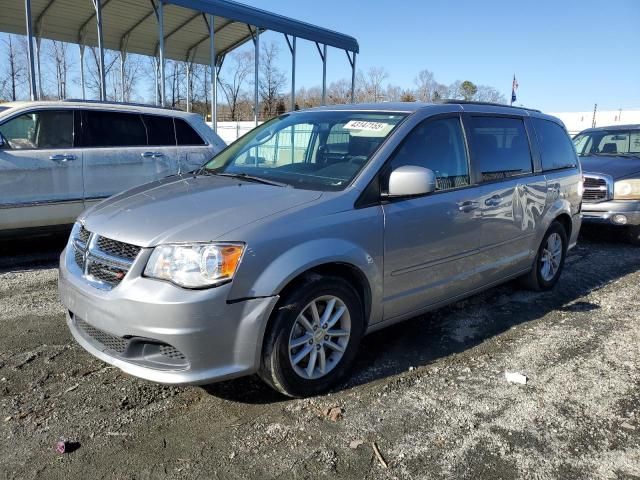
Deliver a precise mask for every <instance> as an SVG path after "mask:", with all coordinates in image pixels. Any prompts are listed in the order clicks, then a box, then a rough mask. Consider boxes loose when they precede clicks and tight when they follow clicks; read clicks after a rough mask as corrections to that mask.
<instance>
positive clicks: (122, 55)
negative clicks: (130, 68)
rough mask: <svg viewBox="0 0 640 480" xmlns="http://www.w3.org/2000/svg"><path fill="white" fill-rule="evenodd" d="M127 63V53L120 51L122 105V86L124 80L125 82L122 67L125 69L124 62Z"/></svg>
mask: <svg viewBox="0 0 640 480" xmlns="http://www.w3.org/2000/svg"><path fill="white" fill-rule="evenodd" d="M126 61H127V52H125V51H124V50H120V101H121V102H123V103H124V100H125V93H124V90H125V85H124V80H125V74H124V73H125V72H124V67H125V62H126Z"/></svg>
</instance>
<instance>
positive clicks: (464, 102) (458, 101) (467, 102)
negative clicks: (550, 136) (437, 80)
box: [442, 98, 542, 113]
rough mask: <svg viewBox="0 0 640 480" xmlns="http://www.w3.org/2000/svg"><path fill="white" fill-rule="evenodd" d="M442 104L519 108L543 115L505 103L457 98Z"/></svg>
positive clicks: (532, 109) (534, 110) (448, 99)
mask: <svg viewBox="0 0 640 480" xmlns="http://www.w3.org/2000/svg"><path fill="white" fill-rule="evenodd" d="M442 103H458V104H460V105H489V106H492V107H509V108H518V109H520V110H528V111H530V112H537V113H542V112H541V111H540V110H536V109H535V108H526V107H514V106H513V105H507V104H504V103H495V102H476V101H473V100H456V99H455V98H447V99H445V100H443V101H442Z"/></svg>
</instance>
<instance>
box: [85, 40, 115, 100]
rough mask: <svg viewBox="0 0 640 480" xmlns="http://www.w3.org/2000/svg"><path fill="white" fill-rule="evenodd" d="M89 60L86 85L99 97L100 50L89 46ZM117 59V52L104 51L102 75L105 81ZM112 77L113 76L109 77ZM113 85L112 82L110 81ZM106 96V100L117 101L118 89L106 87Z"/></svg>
mask: <svg viewBox="0 0 640 480" xmlns="http://www.w3.org/2000/svg"><path fill="white" fill-rule="evenodd" d="M89 53H90V55H89V61H88V62H87V63H88V66H87V70H86V71H87V75H86V76H85V78H86V85H87V88H88V90H89V91H90V92H92V93H93V95H94V96H95V97H97V98H100V52H99V51H98V48H96V47H89ZM118 60H119V53H118V52H114V51H112V50H105V51H104V77H105V81H106V79H107V78H110V75H111V73H112V71H113V70H114V67H115V65H116V63H117V62H118ZM111 79H113V77H111ZM111 85H112V87H113V82H111ZM107 98H108V100H113V101H117V100H118V90H117V89H116V88H113V89H112V90H109V89H107Z"/></svg>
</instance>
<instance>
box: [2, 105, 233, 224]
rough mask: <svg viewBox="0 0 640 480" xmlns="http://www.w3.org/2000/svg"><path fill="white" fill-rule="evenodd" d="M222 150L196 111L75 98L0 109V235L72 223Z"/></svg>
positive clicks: (7, 106) (192, 167)
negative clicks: (113, 197)
mask: <svg viewBox="0 0 640 480" xmlns="http://www.w3.org/2000/svg"><path fill="white" fill-rule="evenodd" d="M225 146H226V145H225V144H224V142H223V141H222V140H221V139H220V138H219V137H218V136H217V135H216V134H215V133H214V132H213V131H212V130H211V129H210V128H209V127H207V125H206V124H205V123H204V121H203V120H202V118H200V116H199V115H196V114H190V113H183V112H179V111H174V110H168V109H162V108H154V107H146V106H138V105H128V104H118V103H98V102H81V101H60V102H15V103H5V104H1V105H0V236H15V235H26V234H29V233H33V232H37V233H41V232H42V231H45V230H47V229H50V228H56V227H58V226H60V225H71V224H73V221H74V220H75V218H76V217H77V216H78V215H79V214H80V213H81V212H82V211H83V210H84V209H85V208H87V207H89V206H92V205H95V204H96V203H98V201H100V200H102V199H104V198H106V197H109V196H111V195H113V194H115V193H117V192H120V191H122V190H125V189H128V188H131V187H133V186H135V185H140V184H142V183H148V182H150V181H152V180H158V179H160V178H163V177H166V176H167V175H174V174H176V173H179V172H180V171H184V172H187V171H190V170H194V169H196V168H198V167H200V166H201V165H202V164H203V163H204V162H205V161H206V160H208V159H210V158H211V157H212V156H213V155H214V154H216V153H218V152H219V151H221V150H222V149H223V148H224V147H225ZM67 231H68V230H67Z"/></svg>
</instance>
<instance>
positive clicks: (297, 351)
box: [258, 274, 364, 397]
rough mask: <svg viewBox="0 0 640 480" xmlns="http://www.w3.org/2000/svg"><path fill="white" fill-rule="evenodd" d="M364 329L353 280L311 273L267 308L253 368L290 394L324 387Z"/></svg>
mask: <svg viewBox="0 0 640 480" xmlns="http://www.w3.org/2000/svg"><path fill="white" fill-rule="evenodd" d="M363 332H364V315H363V308H362V300H361V299H360V297H359V295H358V294H357V292H356V290H355V289H354V288H353V286H352V285H351V284H349V283H348V282H347V281H345V280H344V279H342V278H340V277H333V276H320V275H317V274H310V275H308V276H307V277H305V278H304V280H303V281H302V282H300V283H299V284H297V285H295V286H294V287H293V288H292V289H290V290H289V292H288V293H286V294H285V295H284V296H283V297H282V298H281V299H280V302H279V303H278V306H277V307H276V310H275V311H274V313H273V314H272V318H271V320H270V322H269V326H268V328H267V332H266V333H265V340H264V344H263V351H262V362H261V366H260V370H259V372H258V374H259V375H260V377H261V378H262V380H264V381H265V382H266V383H267V384H269V385H270V386H271V387H273V388H274V389H276V390H277V391H279V392H281V393H283V394H285V395H288V396H290V397H307V396H313V395H318V394H321V393H324V392H326V391H328V390H329V389H331V388H332V387H334V386H336V385H337V384H338V383H339V382H340V381H341V380H342V379H344V378H345V376H346V375H347V373H348V372H349V370H350V367H351V366H352V364H353V360H354V358H355V355H356V352H357V349H358V345H359V343H360V339H361V338H362V335H363Z"/></svg>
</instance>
